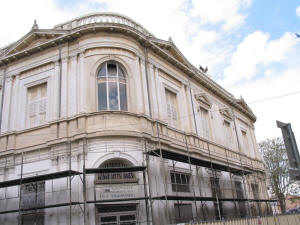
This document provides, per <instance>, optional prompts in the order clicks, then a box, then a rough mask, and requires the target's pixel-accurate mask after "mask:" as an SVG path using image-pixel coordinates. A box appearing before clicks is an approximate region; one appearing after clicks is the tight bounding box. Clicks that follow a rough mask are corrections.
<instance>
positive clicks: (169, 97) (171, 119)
mask: <svg viewBox="0 0 300 225" xmlns="http://www.w3.org/2000/svg"><path fill="white" fill-rule="evenodd" d="M165 92H166V101H167V113H168V124H169V126H172V127H175V128H176V127H177V119H178V118H177V117H178V112H177V99H176V94H175V93H173V92H171V91H169V90H167V89H166V90H165Z"/></svg>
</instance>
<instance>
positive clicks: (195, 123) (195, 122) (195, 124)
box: [188, 80, 199, 136]
mask: <svg viewBox="0 0 300 225" xmlns="http://www.w3.org/2000/svg"><path fill="white" fill-rule="evenodd" d="M188 84H189V90H190V97H191V102H192V109H193V117H194V126H195V131H196V134H197V136H199V134H198V129H197V121H196V115H195V108H194V101H193V96H192V88H191V82H190V80H188Z"/></svg>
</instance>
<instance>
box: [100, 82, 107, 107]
mask: <svg viewBox="0 0 300 225" xmlns="http://www.w3.org/2000/svg"><path fill="white" fill-rule="evenodd" d="M98 108H99V110H106V109H107V94H106V83H99V84H98Z"/></svg>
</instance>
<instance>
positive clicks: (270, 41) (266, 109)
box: [0, 0, 300, 148]
mask: <svg viewBox="0 0 300 225" xmlns="http://www.w3.org/2000/svg"><path fill="white" fill-rule="evenodd" d="M0 10H1V13H0V27H1V33H0V48H1V47H4V46H6V45H8V44H9V43H11V42H14V41H17V40H18V39H20V38H21V37H22V36H23V35H25V34H26V33H27V32H29V31H30V29H31V26H32V25H33V21H34V20H35V19H36V20H37V23H38V25H39V28H44V29H47V28H53V26H54V25H56V24H59V23H62V22H65V21H67V20H70V19H72V18H74V17H77V16H81V15H84V14H87V13H91V12H116V13H121V14H124V15H126V16H128V17H130V18H132V19H133V20H135V21H136V22H138V23H140V24H141V25H142V26H144V27H145V28H146V29H147V30H149V31H150V32H151V33H152V34H154V35H155V36H156V37H157V38H160V39H164V40H168V38H169V37H171V38H172V40H173V42H174V43H175V45H176V46H177V47H178V48H179V49H180V51H181V52H182V53H183V54H184V55H185V56H186V58H187V59H188V60H189V61H190V62H191V63H192V64H194V65H195V66H197V67H198V66H199V65H201V66H203V67H206V66H207V67H208V74H209V75H210V76H211V78H213V79H214V80H215V81H216V82H218V83H219V84H220V85H222V86H223V87H224V88H225V89H227V90H228V91H229V92H231V93H232V94H234V96H235V97H237V98H239V97H240V96H242V97H243V98H244V99H245V101H246V102H247V103H248V104H249V106H250V108H251V109H252V111H253V112H254V114H255V115H256V116H257V122H256V123H255V130H256V137H257V140H258V141H262V140H265V139H267V138H272V137H276V136H281V132H280V129H278V128H277V127H276V120H280V121H282V122H286V123H291V124H292V128H293V131H294V133H295V136H296V139H297V142H298V148H300V63H299V61H300V39H298V38H297V37H296V35H295V33H299V34H300V26H299V24H300V0H284V1H283V0H226V1H224V0H209V1H207V0H163V1H162V0H151V1H149V0H147V1H144V0H81V1H80V0H26V1H21V0H19V1H17V0H9V1H3V2H2V3H1V8H0Z"/></svg>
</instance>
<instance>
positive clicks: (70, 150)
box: [67, 140, 72, 225]
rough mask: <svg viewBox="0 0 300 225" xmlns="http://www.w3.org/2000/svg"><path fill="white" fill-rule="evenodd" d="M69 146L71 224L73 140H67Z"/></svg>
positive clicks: (70, 217)
mask: <svg viewBox="0 0 300 225" xmlns="http://www.w3.org/2000/svg"><path fill="white" fill-rule="evenodd" d="M67 147H68V150H69V204H70V205H69V221H70V225H72V174H71V169H72V165H71V163H72V148H71V147H72V146H71V141H70V140H68V142H67Z"/></svg>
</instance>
